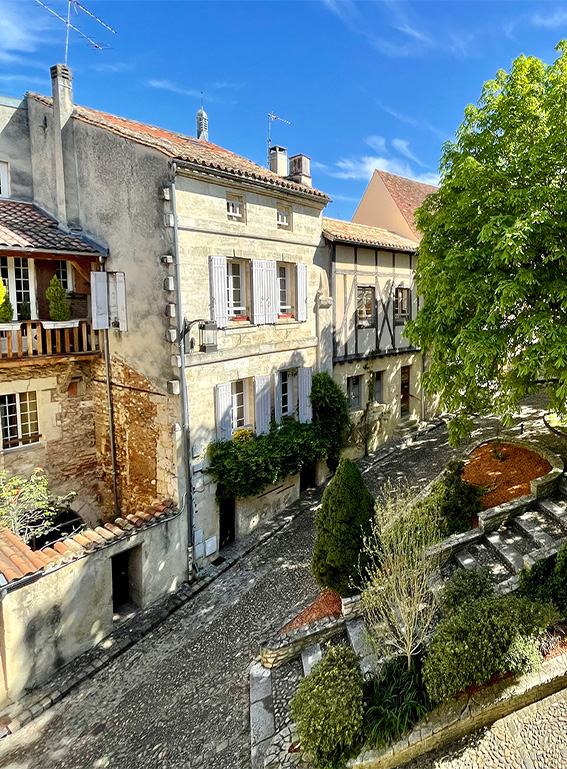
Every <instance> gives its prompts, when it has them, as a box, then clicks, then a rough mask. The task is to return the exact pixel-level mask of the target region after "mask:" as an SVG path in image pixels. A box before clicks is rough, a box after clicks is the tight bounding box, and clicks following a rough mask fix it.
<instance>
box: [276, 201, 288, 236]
mask: <svg viewBox="0 0 567 769" xmlns="http://www.w3.org/2000/svg"><path fill="white" fill-rule="evenodd" d="M276 221H277V225H278V230H291V208H290V206H286V205H284V203H278V208H277V213H276Z"/></svg>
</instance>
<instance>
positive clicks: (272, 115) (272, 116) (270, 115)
mask: <svg viewBox="0 0 567 769" xmlns="http://www.w3.org/2000/svg"><path fill="white" fill-rule="evenodd" d="M275 120H279V121H280V123H285V124H286V125H291V122H290V121H289V120H284V119H283V117H278V116H277V115H276V113H275V112H268V166H269V165H270V144H271V143H272V123H273V122H274V121H275Z"/></svg>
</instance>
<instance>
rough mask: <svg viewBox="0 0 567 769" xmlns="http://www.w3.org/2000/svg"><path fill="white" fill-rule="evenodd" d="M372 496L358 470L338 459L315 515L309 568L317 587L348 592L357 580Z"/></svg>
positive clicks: (370, 518) (368, 527) (367, 528)
mask: <svg viewBox="0 0 567 769" xmlns="http://www.w3.org/2000/svg"><path fill="white" fill-rule="evenodd" d="M373 513H374V499H373V498H372V495H371V494H370V492H369V491H368V489H367V488H366V486H365V485H364V480H363V478H362V475H361V474H360V470H359V469H358V467H357V466H356V465H355V464H354V462H351V460H350V459H341V461H340V462H339V466H338V469H337V472H336V474H335V476H334V478H333V479H332V480H331V482H330V483H329V485H328V486H327V488H326V489H325V493H324V495H323V503H322V505H321V507H320V508H319V510H318V511H317V515H316V517H315V523H316V525H317V537H316V540H315V550H314V553H313V559H312V561H311V569H312V571H313V575H314V576H315V579H316V580H317V582H318V583H319V585H321V587H328V588H331V590H336V592H337V593H339V594H340V595H341V596H348V595H352V594H353V593H354V592H356V590H357V583H358V582H359V570H360V564H359V561H360V557H361V552H362V546H363V541H364V537H365V536H366V535H368V534H369V533H370V529H371V523H372V516H373Z"/></svg>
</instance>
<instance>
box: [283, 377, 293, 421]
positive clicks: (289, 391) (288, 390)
mask: <svg viewBox="0 0 567 769" xmlns="http://www.w3.org/2000/svg"><path fill="white" fill-rule="evenodd" d="M280 398H281V401H280V403H281V414H282V417H290V416H292V414H293V412H294V408H293V381H292V377H291V376H290V373H289V371H280Z"/></svg>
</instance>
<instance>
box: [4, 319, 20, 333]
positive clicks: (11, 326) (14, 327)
mask: <svg viewBox="0 0 567 769" xmlns="http://www.w3.org/2000/svg"><path fill="white" fill-rule="evenodd" d="M22 322H23V321H21V320H11V321H10V322H9V323H0V331H19V330H20V327H21V325H22Z"/></svg>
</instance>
